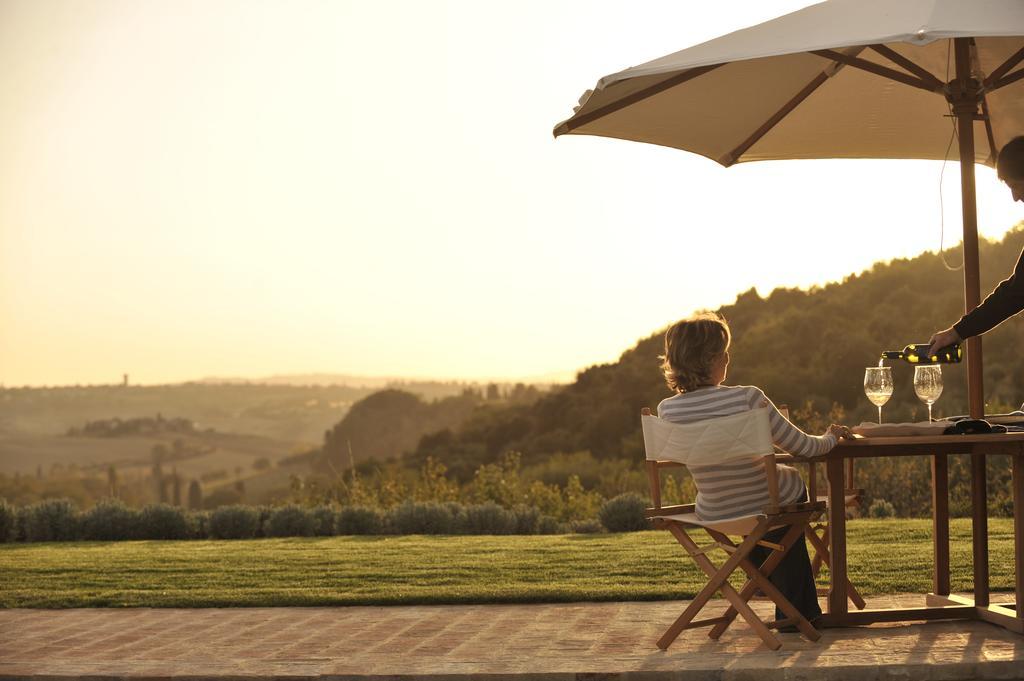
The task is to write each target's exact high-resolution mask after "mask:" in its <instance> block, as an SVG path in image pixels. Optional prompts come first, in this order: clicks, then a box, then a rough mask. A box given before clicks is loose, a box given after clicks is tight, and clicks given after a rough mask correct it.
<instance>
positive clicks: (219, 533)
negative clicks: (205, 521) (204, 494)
mask: <svg viewBox="0 0 1024 681" xmlns="http://www.w3.org/2000/svg"><path fill="white" fill-rule="evenodd" d="M259 526H260V516H259V513H257V512H256V509H254V508H253V507H252V506H222V507H220V508H218V509H217V510H216V511H214V512H213V513H212V514H210V537H211V538H213V539H252V538H253V537H255V536H256V532H257V531H258V530H259Z"/></svg>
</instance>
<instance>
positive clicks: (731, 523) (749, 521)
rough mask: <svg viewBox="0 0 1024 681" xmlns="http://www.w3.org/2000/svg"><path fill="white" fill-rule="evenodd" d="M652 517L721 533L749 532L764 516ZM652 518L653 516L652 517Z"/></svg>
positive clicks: (687, 514)
mask: <svg viewBox="0 0 1024 681" xmlns="http://www.w3.org/2000/svg"><path fill="white" fill-rule="evenodd" d="M654 518H661V519H663V520H670V521H672V522H677V523H684V524H686V525H696V526H698V527H707V528H708V529H712V530H715V531H716V532H721V533H722V534H741V535H746V534H750V533H751V532H752V531H753V530H754V528H755V527H757V523H759V522H760V521H761V520H763V519H764V516H763V515H762V514H760V513H758V514H757V515H747V516H740V517H738V518H725V519H723V520H701V519H700V518H698V517H697V514H696V513H679V514H676V515H659V516H654ZM652 520H653V518H652Z"/></svg>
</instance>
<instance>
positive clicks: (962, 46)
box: [950, 38, 985, 419]
mask: <svg viewBox="0 0 1024 681" xmlns="http://www.w3.org/2000/svg"><path fill="white" fill-rule="evenodd" d="M953 42H954V51H955V55H956V81H955V82H954V83H953V88H952V92H951V93H950V100H951V102H952V104H953V112H954V113H955V114H956V127H957V133H958V134H957V136H958V138H959V140H960V192H961V203H962V208H963V223H964V312H970V311H971V310H973V309H974V308H976V307H978V304H979V303H980V302H981V277H980V268H979V265H978V208H977V198H976V195H975V187H974V118H975V116H976V115H977V111H978V102H979V100H980V97H979V95H978V84H977V82H976V81H974V80H972V78H971V45H970V39H968V38H955V39H954V41H953ZM981 358H982V353H981V338H980V337H975V338H970V339H968V340H967V396H968V405H969V409H970V414H971V418H976V419H980V418H984V415H985V391H984V386H983V383H982V359H981Z"/></svg>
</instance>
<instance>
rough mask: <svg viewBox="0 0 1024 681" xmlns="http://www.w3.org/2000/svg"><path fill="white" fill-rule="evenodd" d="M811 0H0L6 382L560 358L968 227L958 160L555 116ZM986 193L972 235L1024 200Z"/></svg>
mask: <svg viewBox="0 0 1024 681" xmlns="http://www.w3.org/2000/svg"><path fill="white" fill-rule="evenodd" d="M809 4H813V3H811V2H808V1H807V0H774V1H771V2H763V3H747V2H741V1H740V0H728V1H723V2H720V3H716V4H715V5H713V6H701V7H696V6H692V5H688V4H680V3H673V2H669V1H668V0H644V1H643V2H639V3H633V4H631V5H630V6H629V7H628V8H627V7H624V6H622V5H621V4H620V3H614V2H607V1H605V2H583V0H564V1H563V2H559V3H529V2H528V3H520V4H518V5H516V6H514V7H498V6H494V5H491V4H480V3H472V2H469V1H468V0H448V1H445V2H438V3H430V4H423V3H416V2H412V1H411V0H388V1H386V2H378V3H369V2H365V1H362V0H360V1H355V0H335V1H321V0H308V1H307V2H302V3H294V2H286V1H284V0H268V1H267V2H261V3H251V2H246V1H245V0H182V1H181V2H175V3H168V2H165V1H163V0H134V1H129V0H89V1H88V2H81V3H40V2H37V1H35V0H6V1H5V2H3V3H0V63H3V64H4V65H5V68H4V69H3V70H0V324H2V327H3V331H2V333H0V385H6V386H15V385H75V384H79V385H82V384H102V385H107V384H110V383H117V382H119V378H120V377H121V375H122V374H124V373H128V374H129V375H130V377H131V379H130V380H131V381H132V382H133V383H134V382H138V383H139V384H143V385H154V384H168V383H180V382H184V381H190V380H200V378H201V377H203V376H240V377H261V376H273V375H298V374H312V373H335V374H348V375H364V376H401V377H405V378H408V379H411V380H415V379H421V378H432V377H463V378H464V379H466V380H488V379H489V378H492V377H501V376H506V377H510V378H511V379H512V380H516V379H515V377H535V376H551V375H570V374H574V373H575V372H577V371H579V370H580V369H582V368H585V367H588V366H592V365H594V364H601V363H606V362H612V361H615V360H616V359H617V358H618V357H619V355H620V354H621V353H622V352H623V351H624V350H626V349H628V348H629V347H632V345H633V344H634V343H635V342H636V341H637V339H639V338H641V337H644V336H646V335H648V334H650V333H653V332H654V331H656V330H657V329H659V328H663V327H664V326H665V325H667V324H668V323H670V322H671V321H673V320H675V319H677V318H679V317H682V316H684V315H687V314H690V313H692V312H693V311H694V310H696V309H714V308H717V307H719V306H721V305H723V304H727V303H730V302H732V300H733V299H734V298H735V296H736V294H737V293H739V292H742V291H746V290H749V289H750V288H752V287H754V288H756V289H758V291H760V292H761V293H762V294H767V293H768V292H770V291H771V290H772V289H774V288H776V287H780V286H783V287H803V288H806V287H810V286H814V285H820V284H823V283H826V282H831V281H839V280H841V279H842V278H843V277H845V276H848V275H850V274H852V273H855V272H861V271H863V270H865V269H867V268H868V267H870V266H871V265H872V264H873V263H874V262H876V261H880V260H889V259H892V258H899V257H911V256H914V255H917V254H919V253H921V252H923V251H926V250H934V249H937V248H938V246H939V244H940V239H942V240H944V243H945V245H946V246H947V247H949V246H950V245H951V244H955V243H957V242H959V240H960V234H961V224H960V201H959V172H958V171H959V169H958V167H957V164H956V163H952V162H951V163H949V164H947V166H946V168H945V170H944V171H943V168H942V164H941V163H938V162H930V161H796V162H768V163H750V164H741V165H739V166H737V167H734V168H731V169H725V168H721V167H719V166H718V165H716V164H715V163H713V162H710V161H708V160H707V159H704V158H701V157H698V156H695V155H693V154H687V153H683V152H679V151H676V150H673V149H665V148H660V147H654V146H650V145H642V144H634V143H629V142H623V141H620V140H610V139H601V138H595V137H563V138H560V139H558V140H557V141H555V140H553V139H552V135H551V130H552V128H553V126H554V125H555V124H556V123H557V122H558V121H560V120H563V119H565V118H567V117H568V116H569V115H570V113H571V111H572V106H573V104H575V103H576V101H577V98H578V97H579V95H580V94H581V93H582V92H583V91H584V90H585V89H587V88H589V87H593V85H594V83H595V82H596V81H597V79H598V78H600V77H601V76H604V75H606V74H609V73H612V72H615V71H618V70H620V69H622V68H624V67H627V66H629V65H631V64H638V63H641V62H644V61H647V60H649V59H652V58H656V57H659V56H662V55H664V54H667V53H669V52H673V51H676V50H679V49H682V48H684V47H687V46H690V45H693V44H696V43H699V42H702V41H704V40H707V39H710V38H713V37H715V36H717V35H721V34H724V33H727V32H730V31H733V30H736V29H739V28H742V27H744V26H747V25H751V24H755V23H759V22H761V21H764V20H767V19H770V18H772V17H774V16H776V15H779V14H784V13H786V12H789V11H793V10H796V9H799V8H801V7H804V6H806V5H809ZM940 177H941V184H940ZM940 190H941V191H942V192H943V195H942V200H943V202H944V203H943V206H942V209H941V210H940ZM977 190H978V208H979V232H980V234H981V236H983V237H988V238H999V237H1001V236H1002V235H1003V234H1004V233H1005V232H1006V231H1007V230H1008V229H1010V228H1011V227H1013V226H1014V225H1015V224H1017V223H1018V222H1019V221H1020V220H1021V218H1022V211H1021V209H1020V205H1019V204H1016V205H1015V204H1014V203H1013V202H1012V200H1011V197H1010V195H1009V192H1008V191H1006V189H1005V187H1003V186H1002V185H1001V184H1000V183H999V182H998V181H997V180H996V178H995V175H994V173H993V172H992V171H991V170H990V169H988V168H982V167H979V168H978V169H977ZM845 312H846V313H847V314H856V310H849V311H845ZM952 321H955V320H951V319H936V320H935V322H934V328H932V329H922V330H921V333H920V337H926V336H927V335H928V334H929V333H930V332H932V331H934V330H935V329H937V328H941V327H942V326H945V325H947V324H949V323H951V322H952ZM896 340H900V339H894V342H895V341H896ZM456 380H457V379H456Z"/></svg>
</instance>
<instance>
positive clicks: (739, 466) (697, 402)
mask: <svg viewBox="0 0 1024 681" xmlns="http://www.w3.org/2000/svg"><path fill="white" fill-rule="evenodd" d="M763 406H767V407H768V409H769V411H768V420H769V422H770V423H771V429H772V440H773V441H774V442H775V444H776V445H778V446H779V447H780V448H781V449H782V450H784V451H786V452H789V453H790V454H793V455H795V456H801V457H812V456H819V455H821V454H824V453H825V452H827V451H829V450H830V449H832V448H833V447H835V445H836V439H835V437H834V436H832V435H821V436H817V435H808V434H807V433H805V432H803V431H802V430H800V429H799V428H797V427H796V426H794V425H793V424H792V423H790V422H789V420H788V419H786V417H785V416H783V415H782V414H781V413H779V410H778V409H777V408H776V407H775V405H774V404H772V401H771V400H769V399H768V398H767V397H765V394H764V393H763V392H762V391H761V389H760V388H756V387H754V386H749V385H735V386H732V385H715V386H705V387H701V388H697V389H696V390H691V391H688V392H685V393H679V394H678V395H674V396H672V397H668V398H666V399H664V400H662V401H661V404H659V405H658V416H659V417H661V418H663V419H665V420H666V421H672V422H673V423H696V422H698V421H703V420H705V419H713V418H717V417H720V416H730V415H732V414H738V413H740V412H742V411H746V410H748V409H757V408H759V407H763ZM687 468H688V470H689V471H690V475H692V476H693V482H694V484H695V485H696V486H697V509H696V511H697V517H698V518H701V519H702V520H721V519H723V518H736V517H740V516H746V515H755V514H757V513H760V512H761V511H762V509H764V507H765V506H767V505H768V504H769V502H770V498H769V496H768V477H767V475H766V474H765V469H764V459H763V458H761V457H755V458H752V459H750V460H749V461H742V460H736V461H730V462H729V463H723V464H716V465H712V466H688V467H687ZM777 469H778V480H779V503H780V504H793V503H797V502H798V501H800V499H801V497H803V495H804V483H803V480H802V479H801V478H800V474H799V473H798V472H797V471H796V469H794V468H791V467H789V466H777Z"/></svg>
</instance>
